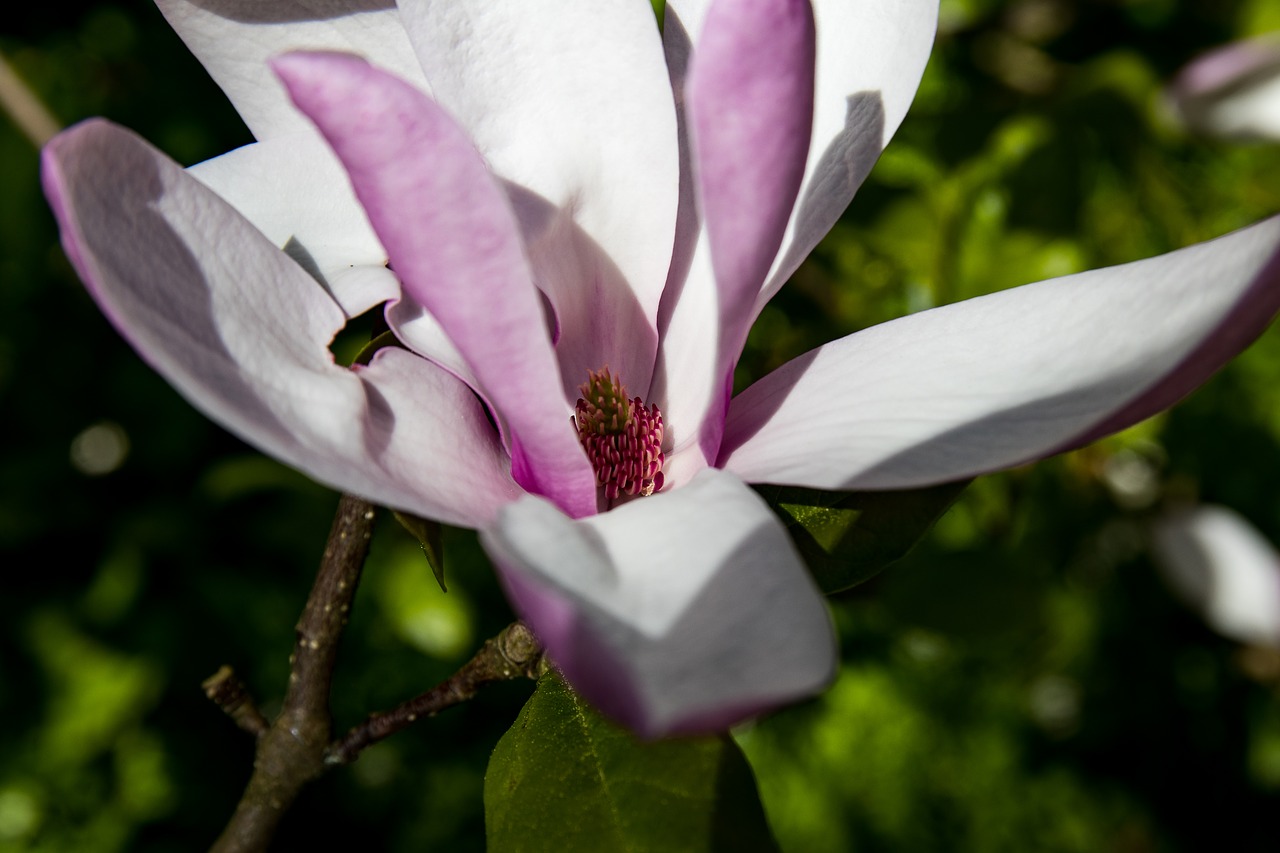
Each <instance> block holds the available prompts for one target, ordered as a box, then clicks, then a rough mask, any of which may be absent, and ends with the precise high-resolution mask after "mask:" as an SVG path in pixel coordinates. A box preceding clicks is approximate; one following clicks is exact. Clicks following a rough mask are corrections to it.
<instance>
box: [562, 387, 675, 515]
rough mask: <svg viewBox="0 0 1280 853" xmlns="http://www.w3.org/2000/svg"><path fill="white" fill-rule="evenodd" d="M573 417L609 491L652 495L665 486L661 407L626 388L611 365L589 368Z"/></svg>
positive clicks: (615, 494)
mask: <svg viewBox="0 0 1280 853" xmlns="http://www.w3.org/2000/svg"><path fill="white" fill-rule="evenodd" d="M578 392H579V393H580V394H582V396H581V397H579V398H578V405H577V410H576V411H575V412H574V415H573V417H572V418H570V420H571V421H572V422H573V425H574V427H576V428H577V430H578V441H579V442H581V443H582V449H583V450H585V451H586V452H587V458H588V459H590V460H591V466H592V467H593V468H594V469H595V472H596V483H598V484H599V486H600V488H602V489H604V494H605V497H606V498H608V499H609V500H613V499H614V498H616V497H618V496H619V495H651V494H653V493H654V492H656V491H660V490H661V489H662V463H663V462H664V461H666V457H665V456H663V453H662V413H661V412H659V411H658V407H657V406H656V405H649V406H646V405H645V404H644V401H643V400H641V399H640V398H639V397H633V398H631V399H627V389H626V388H624V387H623V385H622V381H621V380H619V379H618V378H617V377H616V376H610V375H609V368H607V367H606V368H604V369H603V370H601V371H600V372H599V373H596V372H595V371H594V370H592V371H588V372H587V381H586V382H584V383H582V384H581V385H579V386H578Z"/></svg>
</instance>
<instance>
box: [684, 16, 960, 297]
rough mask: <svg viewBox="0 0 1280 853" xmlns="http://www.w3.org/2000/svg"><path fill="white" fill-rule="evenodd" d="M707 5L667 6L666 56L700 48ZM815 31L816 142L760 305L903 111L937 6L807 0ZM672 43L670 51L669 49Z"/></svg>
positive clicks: (812, 241)
mask: <svg viewBox="0 0 1280 853" xmlns="http://www.w3.org/2000/svg"><path fill="white" fill-rule="evenodd" d="M709 5H710V2H709V0H668V2H667V12H666V21H667V23H666V32H665V36H666V39H667V42H668V51H669V52H670V51H672V50H673V49H674V50H675V55H676V56H677V57H682V55H683V53H684V51H685V48H678V47H676V45H679V44H681V43H687V44H693V45H696V44H697V42H698V37H699V35H700V33H701V30H702V25H703V22H704V20H705V18H706V14H707V7H708V6H709ZM813 15H814V20H815V23H816V25H817V34H818V45H817V67H816V69H815V77H816V79H815V84H816V90H815V93H814V116H813V135H812V138H811V141H810V145H809V159H808V164H807V165H806V167H805V178H804V183H803V185H802V187H801V190H800V200H799V203H798V204H797V205H796V209H795V211H794V212H793V213H792V216H791V222H790V224H789V226H788V229H787V237H786V238H785V240H784V242H783V247H784V248H783V250H782V251H781V252H780V253H779V257H778V260H777V261H776V262H775V264H774V268H773V272H772V275H771V276H770V278H769V280H768V282H767V283H766V285H765V288H764V290H763V291H762V293H761V299H760V302H759V304H760V305H763V304H764V303H765V302H766V301H768V299H769V298H770V297H772V296H773V294H774V293H776V292H777V291H778V288H780V287H782V285H783V284H784V283H785V282H786V280H787V279H788V278H789V277H790V276H791V274H792V273H793V272H795V270H796V267H798V266H799V265H800V262H801V261H802V260H804V259H805V257H807V256H808V254H809V252H811V251H812V250H813V247H814V246H816V245H817V244H818V241H819V240H821V239H822V237H823V236H825V235H826V233H827V232H828V231H829V230H831V226H832V225H833V224H835V221H836V219H838V218H839V217H840V214H841V213H843V212H844V209H845V208H846V207H848V205H849V201H850V200H851V199H852V198H853V194H854V193H855V192H856V191H857V189H858V187H859V186H861V184H862V181H863V179H864V178H866V176H867V174H868V173H869V172H870V171H871V167H872V166H874V165H875V162H876V160H877V159H878V158H879V157H880V152H881V151H883V150H884V147H885V146H886V145H888V143H889V139H890V138H891V137H892V136H893V134H894V131H896V130H897V129H898V125H899V124H901V123H902V119H903V118H904V117H905V116H906V114H907V108H908V107H909V106H910V105H911V101H912V99H913V98H914V97H915V93H916V87H917V86H918V85H919V84H920V77H921V75H922V74H923V73H924V67H925V63H926V62H927V60H928V58H929V52H930V50H932V48H933V38H934V33H935V30H936V28H937V21H938V0H893V2H883V0H813ZM673 43H674V45H673Z"/></svg>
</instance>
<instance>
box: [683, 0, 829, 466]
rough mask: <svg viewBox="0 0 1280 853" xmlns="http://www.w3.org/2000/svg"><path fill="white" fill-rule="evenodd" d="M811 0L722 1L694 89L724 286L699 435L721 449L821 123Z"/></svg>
mask: <svg viewBox="0 0 1280 853" xmlns="http://www.w3.org/2000/svg"><path fill="white" fill-rule="evenodd" d="M813 50H814V30H813V14H812V10H811V9H810V8H809V3H808V0H718V2H715V3H712V5H711V7H710V9H708V11H707V16H706V20H705V22H704V26H703V29H702V36H701V38H700V39H699V41H698V44H697V49H696V52H695V54H694V56H693V60H692V69H691V71H690V75H689V80H688V83H687V87H686V99H687V101H686V103H687V106H686V109H687V111H688V117H689V126H690V134H691V137H692V142H693V160H694V169H695V173H696V176H697V186H698V189H699V197H700V199H701V202H702V204H701V209H702V217H703V221H704V224H705V227H706V229H707V236H708V245H709V247H710V252H711V264H712V268H713V270H714V272H715V280H716V287H717V292H718V294H719V306H720V310H719V312H718V313H719V316H718V320H719V323H718V324H717V325H718V328H719V338H718V341H719V342H718V351H717V359H716V364H715V368H714V373H713V382H714V383H715V384H714V385H713V389H712V390H713V394H715V391H716V388H717V387H718V388H719V390H720V393H719V394H715V396H714V397H713V399H712V400H711V405H710V408H709V410H708V412H707V419H706V422H705V423H704V425H703V431H702V436H701V439H700V441H701V443H702V445H703V450H704V452H705V453H706V455H707V456H708V457H711V456H714V455H715V453H716V450H717V449H718V447H719V442H720V434H721V429H722V427H723V423H724V408H725V406H726V405H727V403H728V390H729V384H730V383H731V377H732V373H733V368H734V365H735V364H736V363H737V358H738V353H740V352H741V351H742V344H743V342H744V341H745V340H746V337H747V329H748V328H749V326H750V324H751V321H752V320H754V319H755V310H754V309H755V298H756V294H757V293H758V292H759V290H760V288H761V287H762V286H763V284H764V279H765V275H766V274H767V273H768V271H769V266H770V265H771V264H772V263H773V258H774V255H775V254H776V253H777V251H778V246H779V245H780V244H781V242H782V232H783V229H785V228H786V225H787V219H788V217H789V216H790V214H791V208H792V205H793V204H794V203H795V199H796V192H797V191H798V190H799V187H800V179H801V176H802V175H803V173H804V159H805V154H806V153H807V151H808V146H809V134H810V130H811V127H812V122H813V66H814V55H813Z"/></svg>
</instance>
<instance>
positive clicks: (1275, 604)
mask: <svg viewBox="0 0 1280 853" xmlns="http://www.w3.org/2000/svg"><path fill="white" fill-rule="evenodd" d="M1153 532H1154V545H1155V557H1156V565H1157V566H1159V567H1160V569H1162V570H1163V573H1164V575H1165V578H1166V579H1167V580H1168V581H1169V583H1170V585H1171V586H1173V588H1174V590H1175V591H1176V592H1177V593H1178V595H1180V596H1181V597H1182V598H1183V600H1185V601H1186V602H1187V604H1189V605H1190V606H1191V607H1193V608H1195V609H1196V610H1198V611H1200V613H1201V614H1202V615H1203V616H1204V619H1205V621H1206V622H1208V623H1209V625H1210V626H1212V627H1213V629H1214V630H1216V631H1217V632H1218V633H1220V634H1222V635H1223V636H1225V637H1230V638H1231V639H1233V640H1239V641H1240V642H1243V643H1253V644H1256V645H1260V646H1270V647H1272V648H1280V553H1277V552H1276V549H1275V547H1274V546H1272V544H1271V543H1270V542H1268V541H1267V540H1266V539H1264V538H1263V537H1262V534H1261V533H1259V532H1258V531H1257V529H1256V528H1254V527H1253V525H1251V524H1250V523H1249V522H1248V521H1245V520H1244V519H1243V518H1242V517H1240V515H1239V514H1237V513H1236V512H1234V511H1232V510H1230V509H1227V508H1226V507H1221V506H1200V507H1196V508H1195V509H1191V510H1184V511H1180V512H1174V513H1169V514H1168V515H1165V516H1163V517H1162V518H1160V519H1159V520H1158V521H1157V522H1156V524H1155V526H1154V529H1153Z"/></svg>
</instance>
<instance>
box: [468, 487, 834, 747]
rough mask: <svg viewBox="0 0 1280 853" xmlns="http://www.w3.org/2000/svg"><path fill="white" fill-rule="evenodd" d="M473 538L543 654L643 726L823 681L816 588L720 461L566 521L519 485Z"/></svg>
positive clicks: (741, 712) (726, 713)
mask: <svg viewBox="0 0 1280 853" xmlns="http://www.w3.org/2000/svg"><path fill="white" fill-rule="evenodd" d="M481 536H482V540H483V542H484V544H485V548H486V549H487V550H488V551H489V553H490V555H491V556H493V557H494V559H495V561H496V562H497V563H498V565H499V567H500V568H501V569H502V571H503V579H504V582H505V583H506V585H507V588H508V591H509V592H510V594H511V596H512V598H513V600H514V602H515V604H516V607H517V609H518V610H519V611H520V613H521V615H522V616H523V617H524V618H525V619H526V620H527V621H528V622H529V624H530V626H531V627H532V628H533V630H534V632H535V633H536V634H538V636H539V637H540V638H541V639H542V641H543V642H544V643H545V644H546V647H547V650H548V653H549V654H550V656H551V659H552V661H554V662H555V664H556V665H557V666H558V667H559V668H560V669H561V670H562V671H563V672H564V674H565V676H566V677H567V678H568V679H569V681H570V683H571V684H573V686H574V687H575V688H576V689H577V690H578V691H579V692H581V693H582V694H583V695H585V696H586V697H587V698H588V699H590V700H591V701H592V702H594V703H595V704H596V705H598V706H599V707H600V708H601V709H602V710H604V711H606V712H607V713H609V714H612V715H613V716H615V717H617V718H618V719H620V720H621V721H622V722H624V723H626V724H628V725H630V726H631V727H632V728H634V729H635V730H636V731H638V732H639V733H640V734H641V735H643V736H646V737H656V736H660V735H667V734H673V733H681V732H692V731H707V730H717V729H724V728H727V727H728V726H729V725H732V724H733V723H735V722H738V721H740V720H742V719H743V718H745V717H747V716H750V715H753V714H757V713H760V712H761V711H763V710H766V709H768V708H771V707H775V706H777V705H780V704H783V703H786V702H789V701H794V700H795V699H798V698H801V697H804V696H807V695H810V694H812V693H814V692H816V691H817V690H819V689H820V688H821V687H823V686H824V685H825V684H826V683H827V682H828V681H829V680H830V679H831V676H832V673H833V670H834V665H835V648H834V643H833V637H832V630H831V625H830V622H829V620H828V617H827V614H826V610H825V607H824V606H823V602H822V599H821V596H820V595H819V594H818V592H817V590H816V589H815V587H814V585H813V582H812V580H811V579H810V578H809V576H808V574H807V572H806V571H805V569H804V567H803V566H802V565H801V563H800V558H799V556H798V555H797V554H796V552H795V549H794V547H793V546H792V544H791V541H790V539H788V537H787V535H786V532H785V531H784V530H783V528H782V526H781V525H780V524H779V523H778V520H777V518H776V517H775V516H774V515H773V513H772V512H771V511H770V510H769V509H768V507H767V506H765V504H764V502H763V501H762V500H761V499H760V498H759V497H758V496H757V495H756V494H755V493H754V492H752V491H751V490H750V489H748V488H747V487H746V486H744V485H743V484H742V483H741V482H740V481H739V480H737V478H735V477H733V476H731V475H728V474H725V473H724V472H721V471H716V470H714V469H707V470H705V471H703V472H702V473H701V474H699V475H698V476H697V477H695V478H694V479H693V481H692V482H690V483H689V485H687V486H685V487H684V488H683V489H678V490H675V491H672V492H665V493H662V494H659V495H654V496H653V497H649V498H642V499H639V500H636V501H634V502H632V503H628V504H626V505H624V506H622V507H619V508H618V509H615V510H613V511H611V512H608V513H604V514H602V515H597V516H593V517H591V518H587V519H582V520H580V521H577V522H574V521H571V520H570V519H568V518H567V517H566V516H564V515H562V514H561V513H560V512H558V511H557V510H556V509H555V508H554V507H553V506H552V505H551V504H550V503H548V502H546V501H544V500H541V499H536V498H532V497H531V498H527V499H523V500H521V501H520V502H518V503H516V504H512V505H511V506H509V507H508V508H507V509H505V510H504V511H503V512H502V514H501V515H500V516H499V520H498V523H497V524H496V525H494V526H493V527H491V528H489V529H488V530H485V531H482V533H481Z"/></svg>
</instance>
